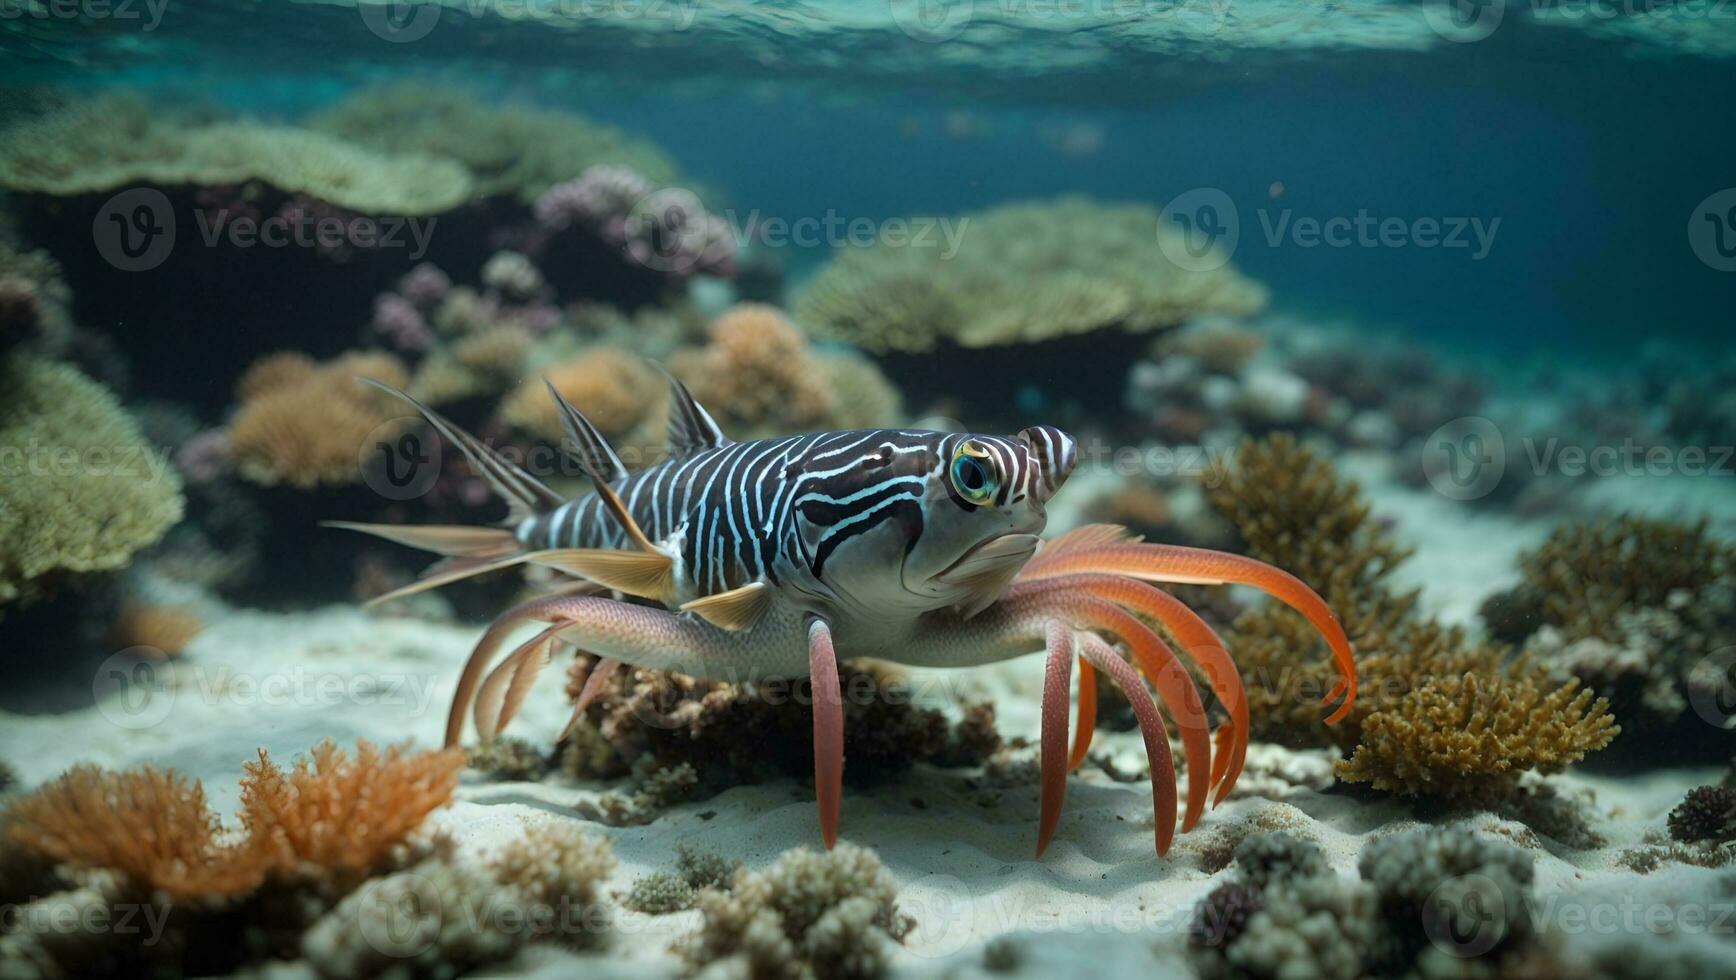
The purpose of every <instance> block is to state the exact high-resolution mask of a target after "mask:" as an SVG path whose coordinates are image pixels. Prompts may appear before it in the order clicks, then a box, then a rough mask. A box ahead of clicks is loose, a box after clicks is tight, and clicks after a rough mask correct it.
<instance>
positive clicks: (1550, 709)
mask: <svg viewBox="0 0 1736 980" xmlns="http://www.w3.org/2000/svg"><path fill="white" fill-rule="evenodd" d="M1207 492H1208V498H1209V499H1210V501H1211V503H1212V505H1213V507H1214V508H1216V509H1217V510H1218V511H1219V512H1220V513H1221V514H1223V515H1224V516H1225V517H1226V518H1227V519H1228V520H1229V521H1230V523H1232V524H1233V525H1234V526H1235V527H1236V529H1237V531H1238V532H1239V534H1240V535H1241V537H1242V541H1243V543H1244V545H1245V546H1246V548H1247V551H1248V553H1249V554H1251V555H1253V556H1254V557H1256V558H1259V559H1261V560H1262V561H1268V562H1271V563H1273V564H1276V565H1278V566H1279V567H1281V568H1285V569H1287V570H1289V571H1291V572H1292V573H1293V574H1295V575H1297V576H1298V577H1300V578H1301V579H1303V580H1304V581H1307V582H1311V583H1314V584H1315V586H1316V587H1317V588H1320V590H1321V592H1322V594H1323V595H1324V596H1325V598H1326V600H1327V603H1328V605H1330V606H1331V607H1332V609H1333V610H1334V611H1335V612H1336V613H1337V614H1338V616H1339V618H1340V619H1341V620H1342V621H1343V622H1344V625H1345V629H1346V632H1347V633H1348V634H1349V636H1350V638H1351V641H1352V642H1353V643H1354V644H1355V646H1356V650H1357V672H1358V674H1359V676H1360V677H1361V680H1362V691H1361V694H1360V695H1359V697H1358V698H1357V701H1356V705H1355V706H1354V708H1353V710H1352V712H1351V713H1350V715H1349V716H1348V717H1346V718H1345V719H1344V720H1343V721H1342V722H1341V723H1340V724H1339V725H1337V726H1334V727H1331V728H1328V727H1326V726H1324V725H1322V724H1321V723H1320V721H1319V708H1318V707H1317V703H1318V701H1319V699H1320V697H1322V696H1323V695H1324V694H1325V693H1326V691H1328V690H1329V689H1330V686H1331V684H1330V679H1329V677H1328V676H1327V674H1326V672H1325V670H1324V668H1317V667H1315V666H1314V664H1315V663H1317V662H1316V661H1311V660H1308V659H1307V654H1306V653H1305V652H1304V651H1307V650H1309V649H1312V648H1313V647H1314V646H1315V644H1316V643H1317V642H1318V641H1317V640H1316V639H1315V638H1313V637H1311V636H1309V635H1307V630H1306V627H1305V625H1302V624H1300V622H1299V620H1298V619H1297V618H1296V617H1294V616H1293V615H1292V614H1290V613H1289V612H1288V611H1287V610H1283V609H1279V608H1275V607H1274V606H1272V605H1267V606H1262V607H1259V608H1256V609H1253V610H1250V611H1248V612H1246V613H1244V614H1243V615H1241V616H1240V617H1238V618H1237V620H1236V621H1235V623H1234V624H1233V625H1232V627H1231V629H1230V630H1229V631H1228V634H1227V635H1226V643H1227V644H1228V645H1229V647H1230V649H1232V650H1234V651H1236V656H1237V662H1238V664H1239V665H1240V666H1241V670H1242V676H1243V679H1244V681H1245V682H1246V683H1247V686H1248V693H1249V698H1250V700H1251V701H1252V704H1251V708H1252V711H1253V717H1254V719H1255V720H1254V725H1255V728H1256V734H1257V735H1259V736H1260V737H1264V738H1269V739H1276V740H1279V741H1286V742H1290V743H1293V744H1306V745H1321V744H1330V745H1337V746H1338V747H1339V748H1340V749H1342V750H1344V751H1346V752H1352V753H1353V754H1352V756H1351V758H1350V760H1349V761H1348V762H1345V763H1341V764H1340V767H1339V774H1340V776H1341V777H1343V778H1345V779H1349V780H1353V781H1363V782H1368V781H1372V782H1374V784H1375V785H1376V787H1377V788H1380V789H1385V790H1390V791H1395V792H1401V793H1406V794H1411V795H1428V796H1437V797H1452V798H1458V799H1462V800H1467V801H1474V802H1479V803H1483V804H1489V803H1492V802H1494V801H1497V800H1499V799H1502V798H1505V797H1508V796H1510V795H1511V794H1512V793H1513V792H1514V791H1515V790H1516V789H1517V786H1518V778H1519V775H1520V774H1521V773H1523V772H1526V771H1530V770H1532V769H1534V768H1535V769H1539V770H1542V771H1546V772H1547V771H1554V770H1556V769H1559V768H1561V767H1562V766H1564V765H1566V764H1568V763H1571V762H1574V761H1577V760H1578V759H1579V758H1580V757H1582V756H1583V755H1584V754H1585V753H1587V752H1589V751H1592V750H1595V749H1598V748H1601V747H1603V746H1604V745H1606V744H1607V743H1608V741H1609V740H1610V738H1612V737H1613V736H1614V734H1615V732H1616V731H1618V729H1617V728H1616V727H1615V725H1614V723H1613V720H1612V719H1611V718H1609V717H1608V715H1607V703H1605V702H1601V701H1594V700H1593V699H1592V694H1591V692H1579V691H1577V685H1576V684H1573V683H1569V684H1565V685H1556V684H1554V683H1552V682H1551V681H1550V680H1549V678H1548V675H1547V672H1546V671H1545V670H1543V669H1542V668H1541V667H1538V666H1536V665H1534V664H1532V663H1530V662H1529V661H1526V660H1524V659H1519V660H1512V659H1509V658H1508V657H1507V655H1506V653H1505V651H1503V650H1502V649H1500V648H1499V647H1495V646H1488V645H1478V644H1473V643H1471V642H1469V641H1468V640H1467V639H1466V637H1465V636H1464V634H1463V632H1462V631H1461V630H1458V629H1453V628H1448V627H1444V626H1442V625H1440V624H1438V623H1436V622H1434V621H1432V620H1429V619H1427V618H1425V617H1423V616H1421V615H1420V614H1419V613H1418V612H1417V611H1416V594H1415V593H1398V592H1394V591H1393V590H1392V589H1391V587H1390V586H1389V585H1388V584H1387V583H1386V581H1385V579H1386V576H1387V575H1388V573H1389V572H1390V571H1391V570H1392V568H1393V567H1394V566H1395V565H1397V564H1398V563H1399V562H1401V561H1403V560H1404V558H1405V557H1407V554H1406V552H1405V551H1404V550H1403V549H1402V548H1400V547H1399V546H1398V545H1397V544H1396V543H1395V542H1394V541H1393V540H1392V538H1391V536H1390V535H1389V534H1388V533H1387V532H1386V530H1385V529H1384V528H1382V527H1380V526H1379V525H1378V524H1377V523H1376V522H1375V521H1374V520H1373V518H1372V516H1371V515H1370V513H1369V509H1368V505H1367V504H1366V503H1365V502H1364V501H1363V500H1362V496H1361V492H1360V490H1359V489H1358V488H1357V486H1356V485H1355V484H1354V483H1351V482H1347V481H1342V480H1340V479H1339V478H1338V477H1337V475H1336V474H1335V473H1334V472H1333V471H1332V468H1331V466H1330V465H1329V464H1328V463H1327V462H1326V461H1325V459H1324V458H1323V457H1321V456H1320V455H1319V454H1318V453H1316V452H1314V451H1313V450H1311V449H1309V448H1307V447H1305V446H1303V445H1302V444H1300V443H1298V442H1296V441H1295V440H1294V439H1293V438H1292V437H1290V436H1288V435H1285V434H1278V435H1274V436H1272V437H1270V438H1268V439H1266V440H1264V441H1260V442H1248V443H1244V444H1243V446H1242V448H1241V450H1240V452H1239V453H1238V454H1237V457H1236V461H1235V465H1234V466H1233V467H1232V468H1231V469H1230V470H1229V471H1228V472H1227V473H1226V474H1225V479H1224V480H1223V481H1222V482H1221V483H1219V484H1217V485H1215V486H1213V487H1211V488H1208V491H1207ZM1299 658H1300V659H1299Z"/></svg>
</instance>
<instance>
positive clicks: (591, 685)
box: [555, 660, 621, 743]
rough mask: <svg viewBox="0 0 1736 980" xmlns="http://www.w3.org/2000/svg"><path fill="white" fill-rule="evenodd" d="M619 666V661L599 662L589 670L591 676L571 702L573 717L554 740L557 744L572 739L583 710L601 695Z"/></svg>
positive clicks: (583, 712)
mask: <svg viewBox="0 0 1736 980" xmlns="http://www.w3.org/2000/svg"><path fill="white" fill-rule="evenodd" d="M619 666H621V662H620V661H619V660H599V661H597V665H596V666H595V667H592V668H591V675H590V676H589V677H586V678H585V686H584V687H582V688H579V696H578V697H577V698H576V699H574V701H573V716H572V717H571V718H569V719H567V727H565V728H563V729H561V737H560V738H557V739H555V741H556V742H557V743H559V742H565V741H566V740H567V739H569V738H572V737H573V729H575V728H577V727H579V719H580V718H583V717H584V716H585V709H586V708H589V707H590V706H591V702H592V701H595V700H596V699H597V695H599V694H601V693H603V685H604V684H607V683H609V677H610V675H612V674H614V673H615V668H616V667H619Z"/></svg>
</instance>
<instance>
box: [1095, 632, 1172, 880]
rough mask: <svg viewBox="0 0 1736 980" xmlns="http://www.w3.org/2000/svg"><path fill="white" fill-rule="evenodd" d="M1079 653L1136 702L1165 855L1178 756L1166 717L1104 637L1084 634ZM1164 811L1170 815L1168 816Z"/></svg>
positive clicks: (1160, 847)
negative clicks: (1171, 743)
mask: <svg viewBox="0 0 1736 980" xmlns="http://www.w3.org/2000/svg"><path fill="white" fill-rule="evenodd" d="M1080 655H1081V656H1083V657H1084V658H1085V662H1086V663H1088V664H1092V665H1094V666H1096V667H1097V669H1099V670H1101V671H1103V672H1104V673H1105V674H1108V675H1109V679H1110V680H1112V681H1114V682H1115V686H1117V687H1119V688H1121V692H1122V693H1123V694H1125V695H1127V703H1128V704H1131V705H1132V706H1133V717H1134V718H1135V719H1136V720H1137V721H1138V722H1139V734H1140V736H1141V737H1143V738H1144V739H1145V757H1146V758H1147V759H1148V760H1149V761H1150V763H1151V812H1152V814H1153V816H1154V817H1155V822H1156V825H1157V856H1158V857H1163V856H1164V855H1165V854H1168V853H1169V842H1170V841H1171V840H1172V839H1174V837H1175V758H1174V757H1173V756H1171V755H1170V752H1169V736H1168V735H1166V734H1165V733H1164V729H1163V718H1162V717H1161V716H1159V715H1158V713H1157V705H1156V704H1155V703H1154V702H1153V701H1152V700H1151V692H1149V691H1147V690H1146V689H1145V685H1144V684H1143V683H1142V682H1141V681H1140V679H1139V675H1138V674H1135V673H1134V672H1133V668H1132V667H1129V666H1128V665H1127V661H1125V660H1123V659H1121V655H1120V654H1118V653H1116V652H1115V650H1114V648H1112V647H1110V645H1109V644H1107V643H1105V642H1103V639H1102V638H1101V637H1099V636H1097V635H1095V634H1092V633H1086V634H1083V635H1081V636H1080ZM1165 814H1168V815H1169V818H1168V819H1167V820H1166V819H1164V815H1165Z"/></svg>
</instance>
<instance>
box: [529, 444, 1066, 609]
mask: <svg viewBox="0 0 1736 980" xmlns="http://www.w3.org/2000/svg"><path fill="white" fill-rule="evenodd" d="M708 421H709V419H705V420H692V419H690V420H687V421H686V424H687V425H692V426H694V431H695V434H696V436H697V438H695V439H694V440H693V441H694V442H704V441H705V440H706V439H707V437H709V436H710V435H711V433H710V432H707V431H705V430H706V427H705V425H704V423H705V422H708ZM711 431H713V432H714V431H715V430H714V429H713V430H711ZM966 438H970V439H973V440H974V441H975V442H976V443H977V445H978V446H981V447H983V448H984V449H986V450H987V452H988V453H989V455H990V457H991V458H992V460H993V463H994V466H995V468H996V470H997V472H998V473H999V474H1000V475H1001V487H1000V490H999V495H998V498H997V501H996V504H997V506H999V505H1004V504H1008V503H1016V502H1018V501H1020V500H1022V499H1024V497H1025V496H1027V495H1029V494H1035V495H1037V496H1038V497H1040V498H1045V497H1047V496H1048V495H1049V493H1051V492H1052V491H1053V488H1054V487H1055V486H1057V485H1058V484H1059V481H1060V479H1062V478H1064V476H1065V471H1064V470H1063V471H1062V473H1061V475H1060V476H1052V475H1050V474H1046V473H1044V472H1043V471H1044V470H1045V469H1046V464H1045V462H1044V461H1045V460H1048V461H1052V464H1053V465H1059V466H1064V467H1066V468H1067V469H1070V468H1071V465H1072V463H1071V460H1072V456H1073V448H1072V446H1073V443H1072V439H1071V438H1069V437H1067V436H1066V435H1065V434H1064V433H1061V432H1060V431H1059V430H1056V429H1052V428H1049V427H1047V426H1040V427H1038V428H1036V429H1027V430H1026V431H1025V433H1021V437H1020V438H1019V439H1016V440H1015V439H1003V438H998V437H992V436H969V437H967V436H964V435H960V434H956V433H941V432H913V431H906V430H899V429H867V430H853V431H846V432H826V433H815V434H810V435H801V436H787V437H783V438H776V439H762V440H756V441H754V442H742V443H728V442H725V443H724V444H723V445H720V446H716V447H714V448H709V449H701V450H699V451H697V452H692V453H690V454H688V455H685V456H681V457H679V458H676V459H672V460H670V461H669V462H665V463H661V464H659V465H657V466H653V467H650V468H648V469H645V470H642V471H640V472H637V473H633V474H630V475H628V476H627V477H625V478H624V479H622V480H620V481H618V482H615V483H613V484H612V485H613V486H614V489H615V491H616V493H617V494H618V495H619V496H620V497H621V499H622V501H623V502H624V503H625V504H626V507H627V510H628V511H629V512H630V513H631V514H632V515H633V518H634V520H635V521H637V522H638V523H639V526H640V527H641V528H642V529H643V530H644V531H645V533H646V534H647V535H648V536H649V537H650V538H651V539H652V540H653V541H657V542H678V543H679V547H680V549H681V557H682V571H683V577H684V578H685V579H686V584H687V585H688V586H689V587H690V590H691V592H692V593H693V594H694V595H714V594H716V593H719V592H724V591H727V590H730V589H735V588H739V587H741V586H743V585H747V584H748V583H750V582H755V581H765V582H768V583H770V584H771V585H774V586H778V585H786V584H787V585H790V586H791V587H794V588H798V589H803V588H806V589H821V590H826V589H829V586H828V584H827V565H828V562H829V561H830V560H832V559H833V557H834V556H835V555H836V554H837V552H838V550H839V548H841V547H842V546H844V545H845V544H847V543H848V542H849V541H850V540H851V539H853V538H855V537H857V536H858V535H862V534H865V533H867V532H869V531H871V530H873V529H875V528H877V527H880V526H881V525H883V524H885V523H886V522H888V521H892V522H896V523H897V524H898V525H899V526H900V529H901V533H903V534H904V535H905V538H906V541H907V542H909V543H910V544H911V545H914V543H915V541H916V540H917V539H918V538H919V537H920V536H921V534H922V531H923V528H924V526H925V524H926V522H927V517H928V515H926V514H925V513H924V507H925V506H926V503H925V502H926V501H927V500H928V499H930V498H929V495H928V493H927V491H928V487H929V486H930V483H931V481H934V480H936V479H940V480H944V479H946V468H947V465H948V464H949V463H950V462H951V459H952V456H953V454H954V452H955V450H956V449H957V448H958V446H959V444H960V443H961V442H962V441H963V440H965V439H966ZM942 499H944V498H942ZM947 506H951V504H950V503H949V504H947ZM517 533H518V537H519V540H520V542H521V543H522V544H524V546H525V547H527V548H533V549H539V548H620V547H624V546H625V545H626V543H625V540H624V539H625V534H624V532H623V531H622V529H621V527H620V526H619V524H618V523H617V522H615V521H614V520H613V519H612V518H611V517H610V515H609V514H608V513H607V511H605V510H604V508H603V506H602V504H601V501H600V500H599V499H598V497H597V495H596V494H594V493H593V494H587V495H585V496H583V497H580V498H578V499H575V500H572V501H568V502H566V503H564V504H562V505H561V506H560V507H558V508H556V509H554V510H552V511H550V512H548V513H545V514H542V515H540V516H537V517H534V518H530V519H528V520H525V521H523V522H521V523H520V524H519V526H518V530H517Z"/></svg>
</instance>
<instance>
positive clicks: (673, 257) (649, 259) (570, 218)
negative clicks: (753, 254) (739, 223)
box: [535, 166, 736, 279]
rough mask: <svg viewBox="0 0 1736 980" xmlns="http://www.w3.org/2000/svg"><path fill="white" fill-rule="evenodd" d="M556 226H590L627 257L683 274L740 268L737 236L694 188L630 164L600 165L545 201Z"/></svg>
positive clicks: (539, 212)
mask: <svg viewBox="0 0 1736 980" xmlns="http://www.w3.org/2000/svg"><path fill="white" fill-rule="evenodd" d="M535 214H536V219H537V223H538V224H540V225H541V226H542V227H543V228H544V229H545V230H547V231H550V232H562V231H566V230H567V229H570V228H580V229H586V230H589V231H590V232H591V233H592V234H595V235H596V236H598V237H599V238H601V239H602V240H603V241H605V242H607V243H609V244H610V245H613V246H614V247H616V248H618V249H620V250H621V252H622V254H624V255H625V256H626V257H627V259H628V260H629V261H631V262H633V263H635V264H637V265H640V266H642V267H644V268H646V269H650V270H652V271H654V272H661V273H664V274H665V275H668V276H670V277H671V278H675V279H685V278H686V277H688V276H691V275H695V274H699V273H704V274H707V275H713V276H723V277H728V276H733V275H734V274H735V250H736V242H735V236H734V234H732V233H731V231H730V228H729V225H728V223H727V222H725V221H724V220H723V219H722V218H719V217H717V216H716V215H714V214H712V213H711V212H709V211H707V210H706V209H705V205H704V204H703V203H701V202H700V200H699V198H698V197H697V196H696V195H695V194H694V193H693V192H692V191H688V190H685V189H683V188H680V187H662V188H659V187H657V186H656V185H655V184H653V183H652V182H651V181H649V180H647V179H645V177H643V176H642V175H640V174H639V173H638V172H637V171H634V170H631V169H629V168H626V167H611V166H596V167H592V168H590V169H589V170H586V171H585V172H584V173H583V174H581V175H579V176H578V177H577V178H575V179H573V180H569V181H566V182H564V183H560V184H556V185H554V186H553V187H550V188H549V189H548V190H547V191H546V192H544V193H543V195H542V196H541V197H540V198H538V199H537V202H536V205H535Z"/></svg>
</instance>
